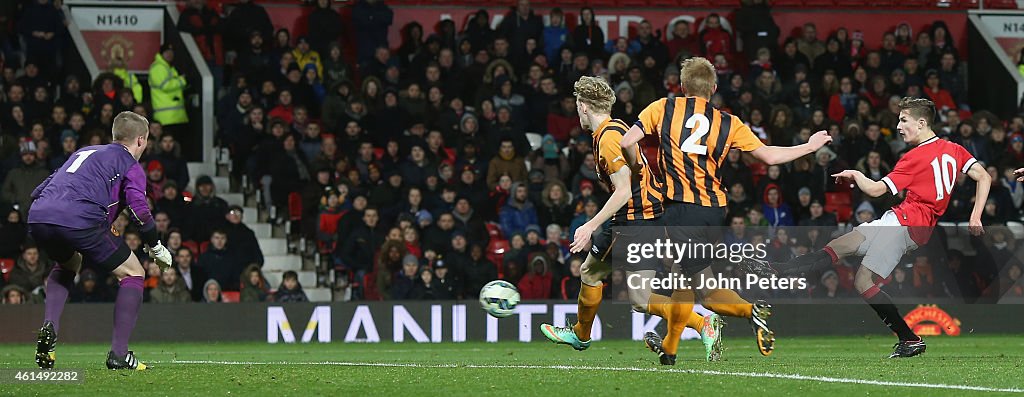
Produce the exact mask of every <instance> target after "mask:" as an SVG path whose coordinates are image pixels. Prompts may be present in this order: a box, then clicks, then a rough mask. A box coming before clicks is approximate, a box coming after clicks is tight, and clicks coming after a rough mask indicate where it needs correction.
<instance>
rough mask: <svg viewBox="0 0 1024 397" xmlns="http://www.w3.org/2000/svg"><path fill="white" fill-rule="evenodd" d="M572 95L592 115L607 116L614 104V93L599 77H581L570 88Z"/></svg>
mask: <svg viewBox="0 0 1024 397" xmlns="http://www.w3.org/2000/svg"><path fill="white" fill-rule="evenodd" d="M572 88H573V93H572V94H573V95H574V96H575V97H576V99H577V100H579V101H580V102H583V103H585V104H586V105H587V107H589V108H590V109H591V110H593V111H594V113H599V114H609V113H611V111H612V105H614V104H615V91H612V87H611V86H609V85H608V82H607V81H604V79H602V78H600V77H591V76H583V77H580V79H579V80H578V81H576V84H574V85H573V86H572Z"/></svg>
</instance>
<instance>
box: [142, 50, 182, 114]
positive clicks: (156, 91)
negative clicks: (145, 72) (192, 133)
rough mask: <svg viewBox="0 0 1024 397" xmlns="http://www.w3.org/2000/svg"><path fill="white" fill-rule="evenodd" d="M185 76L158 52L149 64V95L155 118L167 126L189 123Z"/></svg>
mask: <svg viewBox="0 0 1024 397" xmlns="http://www.w3.org/2000/svg"><path fill="white" fill-rule="evenodd" d="M187 86H188V83H187V82H186V81H185V76H182V75H180V74H178V70H177V69H175V68H174V66H171V64H170V63H168V62H167V60H165V59H164V57H163V55H161V54H156V55H155V56H154V57H153V64H152V65H150V66H149V89H150V91H149V96H150V102H151V103H152V105H153V119H155V120H156V121H159V122H160V124H163V125H165V126H167V125H174V124H185V123H188V114H187V113H186V111H185V92H184V91H185V87H187Z"/></svg>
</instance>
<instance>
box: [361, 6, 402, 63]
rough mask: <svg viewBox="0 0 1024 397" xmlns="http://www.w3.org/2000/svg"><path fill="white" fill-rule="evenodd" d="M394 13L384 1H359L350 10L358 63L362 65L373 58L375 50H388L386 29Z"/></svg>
mask: <svg viewBox="0 0 1024 397" xmlns="http://www.w3.org/2000/svg"><path fill="white" fill-rule="evenodd" d="M393 17H394V12H393V11H391V7H388V6H387V4H384V0H359V1H357V2H356V4H355V6H354V7H353V8H352V24H353V25H354V26H355V32H356V49H357V50H358V55H359V56H358V62H359V63H360V64H363V63H365V62H367V61H369V60H370V59H371V58H372V57H373V52H374V50H376V49H377V48H380V47H383V48H388V28H389V27H391V22H392V18H393Z"/></svg>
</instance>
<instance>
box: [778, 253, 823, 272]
mask: <svg viewBox="0 0 1024 397" xmlns="http://www.w3.org/2000/svg"><path fill="white" fill-rule="evenodd" d="M829 267H832V256H831V255H829V254H828V253H827V252H825V250H817V251H814V252H811V253H808V254H806V255H801V256H798V257H796V258H793V259H792V260H790V261H789V262H787V263H786V264H785V265H783V269H781V270H782V271H783V273H785V274H802V273H813V272H815V271H818V270H821V269H825V268H829Z"/></svg>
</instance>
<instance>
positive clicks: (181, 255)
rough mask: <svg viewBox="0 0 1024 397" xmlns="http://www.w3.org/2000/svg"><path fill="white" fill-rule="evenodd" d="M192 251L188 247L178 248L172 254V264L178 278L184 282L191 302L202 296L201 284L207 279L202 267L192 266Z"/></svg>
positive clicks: (198, 299) (197, 300)
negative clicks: (176, 270)
mask: <svg viewBox="0 0 1024 397" xmlns="http://www.w3.org/2000/svg"><path fill="white" fill-rule="evenodd" d="M192 258H193V254H192V251H191V250H189V249H188V248H178V249H177V250H176V251H175V255H174V266H175V267H176V268H177V269H178V274H179V276H178V278H179V279H180V280H181V281H182V282H184V283H185V289H186V290H187V291H189V294H190V295H191V296H192V301H193V302H199V301H200V300H201V299H202V297H203V289H202V287H203V284H205V283H206V280H207V279H208V278H207V277H206V272H204V271H203V269H202V268H199V267H196V266H194V264H195V262H193V260H192Z"/></svg>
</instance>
